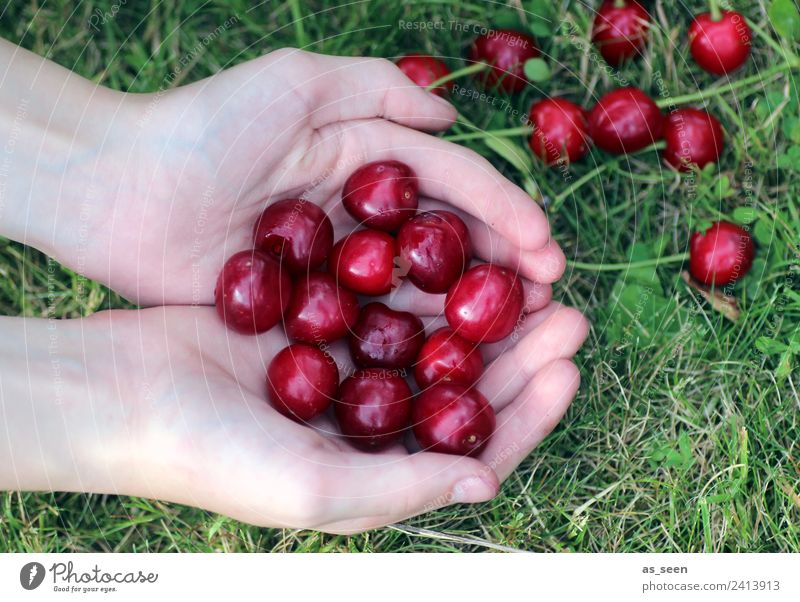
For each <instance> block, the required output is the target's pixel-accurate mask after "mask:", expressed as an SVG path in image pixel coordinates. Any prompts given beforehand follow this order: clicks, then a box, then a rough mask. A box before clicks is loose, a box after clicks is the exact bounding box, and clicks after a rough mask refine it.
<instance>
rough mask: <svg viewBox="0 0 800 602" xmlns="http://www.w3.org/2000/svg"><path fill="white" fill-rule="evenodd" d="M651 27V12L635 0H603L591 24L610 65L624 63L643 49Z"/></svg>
mask: <svg viewBox="0 0 800 602" xmlns="http://www.w3.org/2000/svg"><path fill="white" fill-rule="evenodd" d="M649 29H650V14H649V13H648V12H647V9H645V7H644V6H642V5H641V4H640V3H639V2H636V1H635V0H604V1H603V3H602V4H601V5H600V8H598V9H597V13H596V14H595V18H594V23H593V25H592V42H593V43H594V44H595V45H596V46H597V49H598V50H599V51H600V54H601V55H602V56H603V58H604V59H605V60H606V61H607V62H608V63H609V64H611V65H614V66H618V65H621V64H622V63H623V62H625V61H626V60H628V59H630V58H632V57H635V56H637V55H639V54H641V53H642V50H643V49H644V45H645V43H646V42H647V32H648V30H649Z"/></svg>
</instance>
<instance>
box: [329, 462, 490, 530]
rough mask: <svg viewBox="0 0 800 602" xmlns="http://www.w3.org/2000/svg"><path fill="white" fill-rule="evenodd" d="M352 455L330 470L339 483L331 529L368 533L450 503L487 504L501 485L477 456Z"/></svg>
mask: <svg viewBox="0 0 800 602" xmlns="http://www.w3.org/2000/svg"><path fill="white" fill-rule="evenodd" d="M347 457H348V465H347V466H341V467H330V471H331V472H330V474H329V475H327V476H329V477H330V478H333V479H336V480H335V481H334V482H335V483H336V490H337V493H336V494H335V499H334V500H333V503H332V504H331V506H332V508H331V510H332V512H331V518H332V520H331V521H330V522H329V523H328V524H327V525H325V526H322V527H321V528H322V529H323V530H325V531H331V532H336V533H345V532H356V531H363V530H365V529H371V528H376V527H380V526H384V525H387V524H390V523H394V522H398V521H402V520H405V519H407V518H409V517H411V516H415V515H417V514H422V513H424V512H430V511H431V510H435V509H437V508H441V507H443V506H448V505H450V504H458V503H477V502H485V501H488V500H490V499H492V498H493V497H494V496H495V495H497V491H498V489H499V487H500V483H499V481H498V479H497V475H496V474H495V472H494V470H493V469H492V468H491V467H490V466H488V465H486V464H484V463H483V462H481V461H479V460H475V459H474V458H467V457H462V456H451V455H447V454H437V453H432V452H422V453H417V454H412V455H408V454H407V453H393V454H379V455H373V454H348V456H347Z"/></svg>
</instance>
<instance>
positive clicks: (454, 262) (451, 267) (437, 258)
mask: <svg viewBox="0 0 800 602" xmlns="http://www.w3.org/2000/svg"><path fill="white" fill-rule="evenodd" d="M395 250H396V252H397V255H398V257H400V258H401V259H402V260H403V262H404V263H402V264H401V265H405V266H406V267H407V269H408V273H407V274H406V276H407V277H408V279H409V280H410V281H411V282H413V283H414V285H415V286H416V287H417V288H419V289H421V290H423V291H425V292H427V293H436V294H441V293H446V292H447V290H448V289H449V288H450V286H451V285H452V284H453V283H454V282H455V281H456V280H458V277H459V276H461V274H462V273H463V272H464V268H466V266H468V265H469V262H470V259H472V243H471V241H470V238H469V230H468V229H467V225H466V224H465V223H464V222H463V221H462V220H461V218H460V217H458V216H457V215H456V214H455V213H451V212H450V211H438V210H437V211H430V212H425V213H420V214H419V215H416V216H414V217H413V218H411V219H410V220H409V221H407V222H406V223H405V224H403V227H402V228H400V232H398V233H397V240H396V241H395Z"/></svg>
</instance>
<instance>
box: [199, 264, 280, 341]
mask: <svg viewBox="0 0 800 602" xmlns="http://www.w3.org/2000/svg"><path fill="white" fill-rule="evenodd" d="M291 292H292V282H291V280H290V279H289V275H288V273H287V271H286V270H284V269H282V268H281V265H280V264H279V263H278V262H277V261H276V260H275V259H273V258H272V257H270V256H269V255H267V254H266V253H262V252H261V251H257V250H252V251H240V252H239V253H236V254H235V255H232V256H231V257H230V258H229V259H228V261H226V262H225V265H224V266H223V267H222V271H221V272H220V274H219V276H218V278H217V285H216V288H215V290H214V298H215V302H216V307H217V313H218V314H219V316H220V318H222V320H223V321H224V322H225V325H226V326H227V327H228V328H230V329H231V330H234V331H236V332H239V333H242V334H258V333H261V332H265V331H267V330H269V329H270V328H272V327H273V326H275V324H277V323H278V321H279V320H280V319H281V316H282V315H283V312H284V311H285V310H286V307H287V305H288V304H289V297H290V296H291Z"/></svg>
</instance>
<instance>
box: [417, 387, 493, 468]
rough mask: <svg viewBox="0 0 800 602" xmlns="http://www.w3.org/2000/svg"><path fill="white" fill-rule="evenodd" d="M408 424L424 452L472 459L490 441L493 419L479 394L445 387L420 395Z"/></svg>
mask: <svg viewBox="0 0 800 602" xmlns="http://www.w3.org/2000/svg"><path fill="white" fill-rule="evenodd" d="M411 422H412V424H413V430H414V436H415V437H416V439H417V442H418V443H419V445H420V447H422V449H423V450H425V451H432V452H439V453H445V454H458V455H462V456H472V455H475V454H477V453H479V452H480V451H481V449H482V448H483V446H484V445H485V444H486V442H487V441H488V440H489V439H490V438H491V436H492V433H493V432H494V429H495V425H496V418H495V414H494V410H493V409H492V406H491V405H490V404H489V402H488V401H487V399H486V397H484V396H483V395H482V394H481V392H480V391H478V390H477V389H475V388H474V387H473V388H467V387H465V386H463V385H456V384H447V383H446V384H437V385H433V386H432V387H430V388H428V389H425V390H424V391H422V393H420V394H419V396H418V397H417V399H416V400H415V401H414V407H413V410H412V414H411Z"/></svg>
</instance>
